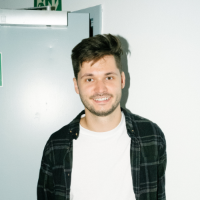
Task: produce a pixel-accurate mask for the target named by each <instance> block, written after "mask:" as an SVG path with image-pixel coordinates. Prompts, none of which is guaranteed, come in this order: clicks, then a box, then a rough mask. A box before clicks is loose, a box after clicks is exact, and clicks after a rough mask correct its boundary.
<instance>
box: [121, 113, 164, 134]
mask: <svg viewBox="0 0 200 200" xmlns="http://www.w3.org/2000/svg"><path fill="white" fill-rule="evenodd" d="M122 111H123V112H124V114H125V117H126V121H127V126H128V127H131V128H130V129H133V130H134V131H136V132H137V136H138V137H143V138H145V137H146V136H150V135H155V136H156V135H157V136H159V137H162V138H163V137H164V134H163V132H162V130H161V129H160V127H159V126H158V125H157V124H156V123H155V122H153V121H151V120H149V119H147V118H145V117H142V116H140V115H137V114H134V113H132V112H131V111H129V110H128V109H122Z"/></svg>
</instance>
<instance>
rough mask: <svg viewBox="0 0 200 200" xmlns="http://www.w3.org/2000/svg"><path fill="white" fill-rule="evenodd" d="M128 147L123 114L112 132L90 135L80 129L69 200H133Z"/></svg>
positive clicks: (90, 132)
mask: <svg viewBox="0 0 200 200" xmlns="http://www.w3.org/2000/svg"><path fill="white" fill-rule="evenodd" d="M130 143H131V138H130V137H129V136H128V134H127V130H126V123H125V116H124V114H123V112H122V118H121V121H120V123H119V124H118V126H117V127H116V128H114V129H113V130H111V131H107V132H93V131H90V130H88V129H85V128H83V127H82V126H81V125H80V134H79V137H78V139H77V140H73V164H72V165H73V166H72V177H71V191H70V200H135V194H134V192H133V183H132V175H131V164H130Z"/></svg>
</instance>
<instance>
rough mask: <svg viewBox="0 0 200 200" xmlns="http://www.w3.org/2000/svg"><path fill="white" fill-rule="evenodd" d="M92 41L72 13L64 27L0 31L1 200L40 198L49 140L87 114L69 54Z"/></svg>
mask: <svg viewBox="0 0 200 200" xmlns="http://www.w3.org/2000/svg"><path fill="white" fill-rule="evenodd" d="M88 36H89V14H86V13H84V14H80V13H69V14H68V27H66V28H51V27H40V28H39V27H38V28H36V27H19V26H11V27H9V26H0V52H2V58H3V59H2V66H3V87H2V88H0V135H1V139H0V149H1V150H0V159H1V164H0V188H1V189H0V190H1V192H0V199H5V200H13V199H16V200H27V199H29V200H35V199H36V187H37V181H38V176H39V168H40V162H41V158H42V152H43V149H44V146H45V144H46V142H47V139H48V138H49V136H50V135H51V134H52V133H53V132H55V131H57V130H58V129H60V128H61V127H62V126H64V125H66V124H67V123H69V122H70V121H71V120H72V119H73V118H74V117H75V116H76V115H77V114H78V113H77V110H79V111H80V110H81V109H83V106H82V104H81V102H80V100H79V96H78V95H77V94H76V93H75V91H74V86H73V81H72V79H73V69H72V64H71V58H70V55H71V50H72V48H73V47H74V46H75V45H76V44H77V43H79V42H80V41H81V40H82V39H83V38H86V37H88ZM75 108H76V109H75Z"/></svg>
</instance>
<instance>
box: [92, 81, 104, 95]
mask: <svg viewBox="0 0 200 200" xmlns="http://www.w3.org/2000/svg"><path fill="white" fill-rule="evenodd" d="M94 90H95V93H100V94H101V93H105V92H107V87H106V83H105V82H104V81H102V80H98V81H96V83H95V89H94Z"/></svg>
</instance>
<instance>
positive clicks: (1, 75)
mask: <svg viewBox="0 0 200 200" xmlns="http://www.w3.org/2000/svg"><path fill="white" fill-rule="evenodd" d="M1 61H2V58H1V53H0V87H2V86H3V74H2V62H1Z"/></svg>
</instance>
